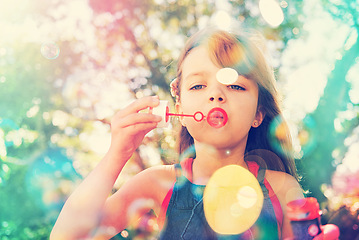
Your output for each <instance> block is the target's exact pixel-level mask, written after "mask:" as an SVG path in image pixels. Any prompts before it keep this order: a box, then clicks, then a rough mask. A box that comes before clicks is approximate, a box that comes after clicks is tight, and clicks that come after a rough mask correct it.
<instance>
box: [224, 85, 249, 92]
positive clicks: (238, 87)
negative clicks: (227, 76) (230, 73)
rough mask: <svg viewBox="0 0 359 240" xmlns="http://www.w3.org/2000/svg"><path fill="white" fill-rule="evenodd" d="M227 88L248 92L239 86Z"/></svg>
mask: <svg viewBox="0 0 359 240" xmlns="http://www.w3.org/2000/svg"><path fill="white" fill-rule="evenodd" d="M227 87H229V88H230V89H233V90H242V91H245V90H246V89H245V88H244V87H242V86H239V85H228V86H227Z"/></svg>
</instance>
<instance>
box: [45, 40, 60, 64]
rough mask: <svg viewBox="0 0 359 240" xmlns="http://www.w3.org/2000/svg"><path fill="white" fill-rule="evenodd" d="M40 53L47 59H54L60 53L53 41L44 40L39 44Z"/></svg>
mask: <svg viewBox="0 0 359 240" xmlns="http://www.w3.org/2000/svg"><path fill="white" fill-rule="evenodd" d="M41 54H42V56H44V57H45V58H47V59H51V60H52V59H56V58H57V57H58V56H59V55H60V48H59V46H58V45H57V44H56V43H55V42H45V43H43V44H42V45H41Z"/></svg>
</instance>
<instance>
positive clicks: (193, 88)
mask: <svg viewBox="0 0 359 240" xmlns="http://www.w3.org/2000/svg"><path fill="white" fill-rule="evenodd" d="M205 87H206V86H205V85H195V86H193V87H191V88H190V89H189V90H200V89H203V88H205Z"/></svg>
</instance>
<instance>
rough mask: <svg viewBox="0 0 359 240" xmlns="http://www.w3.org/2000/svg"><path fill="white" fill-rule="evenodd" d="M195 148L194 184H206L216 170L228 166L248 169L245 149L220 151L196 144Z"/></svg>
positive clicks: (237, 148)
mask: <svg viewBox="0 0 359 240" xmlns="http://www.w3.org/2000/svg"><path fill="white" fill-rule="evenodd" d="M195 148H196V160H195V161H194V163H193V182H194V183H196V184H206V183H207V181H208V179H209V178H210V177H211V176H212V175H213V173H214V172H215V171H216V170H218V169H219V168H221V167H224V166H227V165H231V164H235V165H239V166H242V167H244V168H246V169H248V167H247V164H246V163H245V162H244V158H243V157H244V152H245V147H236V148H228V149H218V148H215V147H213V146H209V145H205V144H201V143H198V142H196V143H195Z"/></svg>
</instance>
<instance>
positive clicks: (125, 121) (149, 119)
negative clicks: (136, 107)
mask: <svg viewBox="0 0 359 240" xmlns="http://www.w3.org/2000/svg"><path fill="white" fill-rule="evenodd" d="M161 120H162V117H161V116H158V115H154V114H151V113H133V114H130V115H127V116H126V117H122V118H120V119H119V121H118V125H117V124H116V125H117V126H118V127H122V128H125V127H128V126H131V125H136V124H141V123H155V124H158V123H159V122H161Z"/></svg>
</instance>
